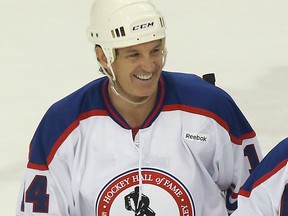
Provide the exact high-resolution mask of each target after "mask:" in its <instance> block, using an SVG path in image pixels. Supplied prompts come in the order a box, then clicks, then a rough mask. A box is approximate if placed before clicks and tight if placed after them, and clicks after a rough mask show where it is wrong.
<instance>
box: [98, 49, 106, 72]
mask: <svg viewBox="0 0 288 216" xmlns="http://www.w3.org/2000/svg"><path fill="white" fill-rule="evenodd" d="M95 54H96V58H97V60H98V61H99V63H100V64H101V65H102V66H103V67H104V68H105V69H106V70H107V68H108V66H107V57H106V55H105V53H104V52H103V49H102V48H101V47H100V46H96V47H95Z"/></svg>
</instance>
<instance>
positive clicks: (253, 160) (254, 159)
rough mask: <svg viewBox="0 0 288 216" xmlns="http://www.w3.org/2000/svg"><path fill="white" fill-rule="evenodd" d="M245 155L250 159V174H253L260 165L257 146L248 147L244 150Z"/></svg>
mask: <svg viewBox="0 0 288 216" xmlns="http://www.w3.org/2000/svg"><path fill="white" fill-rule="evenodd" d="M244 155H245V156H246V157H247V158H248V160H249V163H250V167H251V169H249V172H250V174H251V173H252V172H253V170H254V169H255V168H256V166H257V165H258V164H259V158H258V155H257V152H256V149H255V146H254V145H253V144H250V145H247V146H246V147H245V148H244Z"/></svg>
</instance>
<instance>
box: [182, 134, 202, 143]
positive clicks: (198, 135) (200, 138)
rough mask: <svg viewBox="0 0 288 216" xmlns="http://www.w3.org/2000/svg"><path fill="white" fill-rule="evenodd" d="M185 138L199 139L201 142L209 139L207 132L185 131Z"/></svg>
mask: <svg viewBox="0 0 288 216" xmlns="http://www.w3.org/2000/svg"><path fill="white" fill-rule="evenodd" d="M184 138H185V139H189V140H194V141H199V142H207V141H208V135H206V134H194V133H188V132H186V133H185V137H184Z"/></svg>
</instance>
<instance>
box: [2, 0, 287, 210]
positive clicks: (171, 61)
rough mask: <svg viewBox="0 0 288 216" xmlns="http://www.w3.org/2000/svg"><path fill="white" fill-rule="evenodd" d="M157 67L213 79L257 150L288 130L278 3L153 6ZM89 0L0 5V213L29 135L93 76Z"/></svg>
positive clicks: (8, 206)
mask: <svg viewBox="0 0 288 216" xmlns="http://www.w3.org/2000/svg"><path fill="white" fill-rule="evenodd" d="M154 3H155V4H156V5H157V6H158V8H159V9H160V10H161V11H162V13H163V15H164V16H165V18H166V24H167V26H168V28H167V47H168V52H169V53H168V59H167V64H166V66H165V69H166V70H175V71H183V72H187V73H195V74H198V75H200V76H201V75H202V74H205V73H209V72H214V73H215V74H216V79H217V81H216V84H217V85H218V86H219V87H222V88H223V89H225V90H226V91H227V92H228V93H229V94H230V95H231V96H232V97H233V98H234V99H235V101H236V102H237V104H238V105H239V107H240V108H241V109H242V111H243V113H244V114H245V115H246V117H247V118H248V120H249V122H250V123H251V125H252V126H253V128H254V129H255V130H256V132H257V135H258V137H259V141H260V144H261V147H262V149H263V153H264V154H266V153H267V152H268V151H269V150H270V149H271V148H272V147H273V146H275V145H276V144H277V143H278V142H279V141H280V140H282V139H284V138H285V137H287V131H288V124H287V121H288V101H287V92H288V91H287V90H288V87H287V83H288V59H287V58H288V13H287V11H288V1H287V0H277V1H275V0H238V1H231V0H201V1H200V0H198V1H197V0H179V1H173V0H154ZM91 4H92V0H81V1H80V0H0V73H1V76H0V88H1V91H0V98H1V105H0V115H1V117H0V119H1V121H0V131H1V141H0V160H1V163H0V209H1V211H0V212H1V215H5V216H8V215H15V206H16V199H17V196H18V191H19V186H20V182H21V180H22V177H23V172H24V169H25V166H26V162H27V154H28V145H29V142H30V140H31V137H32V135H33V133H34V131H35V129H36V127H37V125H38V123H39V121H40V119H41V118H42V116H43V114H44V113H45V111H46V110H47V109H48V107H49V106H50V105H51V104H52V103H54V102H55V101H57V100H59V99H60V98H62V97H64V96H65V95H67V94H69V93H70V92H72V91H74V90H75V89H77V88H79V87H81V86H82V85H84V84H85V83H87V82H89V81H90V80H92V79H94V78H96V77H98V76H99V74H98V72H97V69H98V66H97V62H96V60H95V57H94V54H93V46H92V45H91V44H90V43H89V42H88V40H87V39H86V27H87V25H88V20H89V10H90V6H91Z"/></svg>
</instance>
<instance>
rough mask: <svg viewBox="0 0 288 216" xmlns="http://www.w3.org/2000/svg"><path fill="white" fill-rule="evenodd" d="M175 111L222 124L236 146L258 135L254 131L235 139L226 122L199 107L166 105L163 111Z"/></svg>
mask: <svg viewBox="0 0 288 216" xmlns="http://www.w3.org/2000/svg"><path fill="white" fill-rule="evenodd" d="M174 110H182V111H185V112H189V113H195V114H199V115H203V116H207V117H209V118H212V119H214V120H215V121H216V122H217V123H218V124H220V125H221V126H222V127H223V128H225V129H226V130H227V131H228V133H229V135H230V138H231V141H232V142H233V143H235V144H236V145H242V142H243V140H244V139H249V138H253V137H255V136H256V133H255V132H254V131H252V132H251V133H247V134H244V135H242V136H241V137H239V138H237V137H235V136H234V135H233V134H231V132H230V128H229V126H228V124H227V122H226V121H224V120H223V119H222V118H220V117H219V116H217V115H216V114H215V113H213V112H210V111H207V110H205V109H201V108H197V107H191V106H187V105H183V104H172V105H165V106H164V107H163V111H174Z"/></svg>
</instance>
